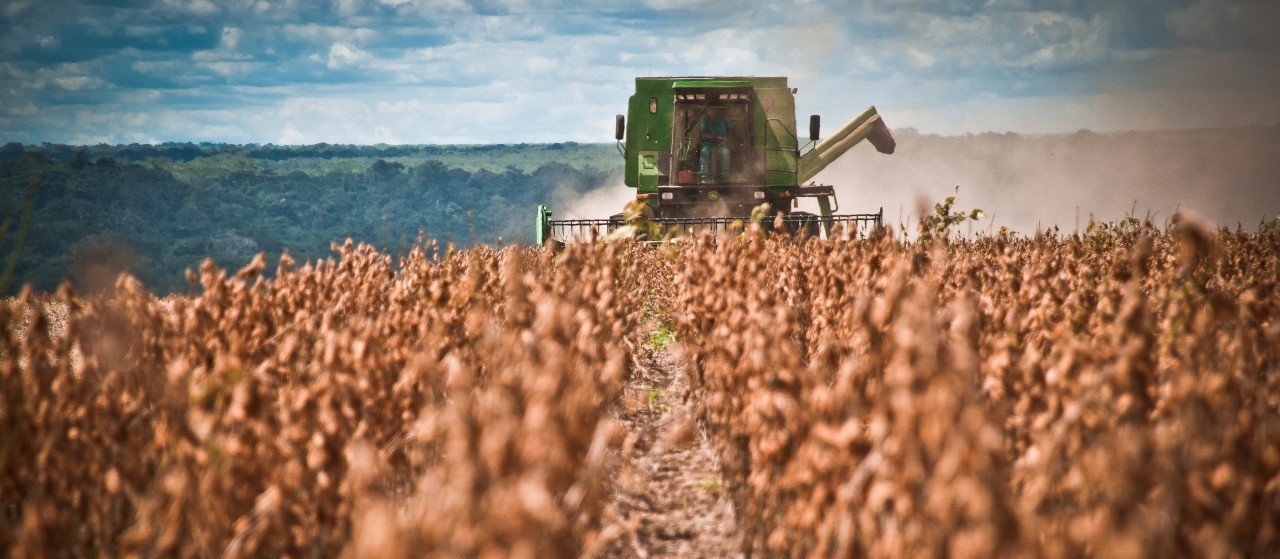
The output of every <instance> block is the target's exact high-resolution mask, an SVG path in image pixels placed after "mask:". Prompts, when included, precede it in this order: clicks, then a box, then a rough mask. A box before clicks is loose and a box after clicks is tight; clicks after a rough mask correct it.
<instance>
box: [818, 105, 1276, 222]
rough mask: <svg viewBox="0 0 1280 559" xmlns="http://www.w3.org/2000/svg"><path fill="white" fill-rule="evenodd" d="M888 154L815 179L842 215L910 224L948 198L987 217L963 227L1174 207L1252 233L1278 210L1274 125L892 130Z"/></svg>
mask: <svg viewBox="0 0 1280 559" xmlns="http://www.w3.org/2000/svg"><path fill="white" fill-rule="evenodd" d="M894 137H895V138H896V139H897V141H898V148H897V151H896V152H895V153H894V154H893V155H883V154H880V153H877V152H876V151H875V150H874V149H871V147H870V146H861V145H859V146H857V147H855V148H854V149H852V150H850V151H849V153H846V154H845V155H844V156H843V157H842V158H841V159H840V160H838V161H836V162H835V163H833V164H832V165H831V166H830V167H829V168H827V169H826V170H824V171H823V172H822V173H821V174H819V175H818V176H817V177H816V179H815V180H816V182H817V183H819V184H832V185H834V186H835V187H836V192H837V194H838V196H839V202H840V206H841V207H840V210H841V211H840V213H863V212H875V211H876V210H877V208H880V207H883V208H884V213H885V222H886V224H888V225H890V226H893V227H895V228H896V227H897V224H903V225H905V226H906V228H907V230H908V231H914V230H915V227H916V224H917V223H918V215H917V212H918V210H919V209H920V208H921V207H924V208H928V209H929V210H930V211H931V210H932V208H933V203H934V202H938V201H941V200H942V199H944V198H946V197H947V196H950V195H952V194H954V193H955V189H956V187H957V186H959V193H958V194H957V198H956V205H955V206H954V209H956V210H969V209H972V208H980V209H982V210H983V211H984V212H985V214H986V217H984V218H983V220H982V221H980V222H970V224H969V225H966V226H964V227H962V229H961V232H964V233H973V234H976V233H978V232H983V231H988V230H992V231H994V230H998V229H999V227H1000V226H1005V227H1008V228H1009V229H1011V230H1014V231H1017V232H1020V233H1024V234H1031V233H1034V232H1035V231H1037V229H1039V230H1047V229H1049V228H1051V227H1053V226H1055V225H1056V226H1057V227H1058V228H1059V230H1060V231H1061V232H1063V233H1072V232H1074V231H1077V230H1079V231H1080V232H1083V231H1084V229H1085V227H1086V225H1087V224H1088V222H1089V219H1090V218H1091V217H1092V218H1093V219H1094V220H1096V221H1115V220H1119V219H1123V218H1124V217H1126V216H1129V215H1132V216H1133V217H1136V218H1138V219H1146V218H1148V217H1149V218H1150V219H1151V220H1152V222H1153V223H1155V224H1156V225H1158V226H1163V225H1164V224H1165V223H1166V222H1167V221H1168V220H1169V219H1170V218H1171V217H1172V215H1173V213H1174V212H1175V211H1182V212H1186V213H1189V214H1192V215H1196V216H1198V217H1200V218H1201V219H1204V220H1208V221H1211V222H1214V223H1217V224H1220V225H1224V226H1228V227H1230V228H1233V229H1234V228H1235V227H1236V226H1237V224H1239V225H1242V226H1243V227H1244V228H1245V230H1249V231H1252V230H1255V229H1256V228H1257V227H1258V224H1259V222H1260V221H1262V220H1266V219H1272V218H1275V217H1276V215H1277V213H1280V125H1276V126H1266V127H1245V128H1215V129H1204V130H1178V131H1143V132H1115V133H1094V132H1089V131H1083V130H1082V131H1080V132H1076V133H1072V134H1053V135H1019V134H1016V133H1005V134H997V133H984V134H976V135H972V134H970V135H963V136H937V135H931V134H920V133H918V132H916V131H914V130H912V129H901V130H895V131H894Z"/></svg>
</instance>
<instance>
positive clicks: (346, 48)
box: [327, 43, 373, 70]
mask: <svg viewBox="0 0 1280 559" xmlns="http://www.w3.org/2000/svg"><path fill="white" fill-rule="evenodd" d="M372 59H373V56H372V55H370V54H369V53H367V52H365V51H363V50H360V49H358V48H356V47H353V46H351V45H346V44H342V43H334V44H333V45H332V46H330V47H329V61H328V63H327V64H328V66H329V69H331V70H336V69H339V68H345V67H348V66H359V65H361V64H363V63H365V62H368V61H369V60H372Z"/></svg>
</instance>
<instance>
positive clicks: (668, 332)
mask: <svg viewBox="0 0 1280 559" xmlns="http://www.w3.org/2000/svg"><path fill="white" fill-rule="evenodd" d="M675 341H676V333H675V331H674V330H672V329H671V328H670V327H667V326H662V327H661V328H658V329H657V330H655V331H654V332H653V335H651V336H649V346H650V347H652V348H653V349H655V350H662V349H665V348H666V347H667V346H669V345H671V344H673V343H675Z"/></svg>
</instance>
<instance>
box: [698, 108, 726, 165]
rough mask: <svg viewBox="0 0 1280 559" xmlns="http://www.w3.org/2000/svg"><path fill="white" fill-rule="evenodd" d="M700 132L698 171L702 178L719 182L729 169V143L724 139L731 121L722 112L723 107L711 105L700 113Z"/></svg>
mask: <svg viewBox="0 0 1280 559" xmlns="http://www.w3.org/2000/svg"><path fill="white" fill-rule="evenodd" d="M700 127H701V130H702V134H701V139H702V150H701V152H700V155H701V156H700V157H699V171H701V173H702V175H701V177H702V178H703V180H711V181H713V182H719V181H720V179H721V178H722V177H723V176H724V172H725V171H726V170H728V169H729V145H728V144H727V143H726V142H725V139H726V138H728V136H729V131H730V130H732V129H733V121H732V120H730V119H729V117H728V116H727V115H725V114H724V107H721V106H712V107H710V108H708V109H707V113H706V114H704V115H702V123H701V125H700Z"/></svg>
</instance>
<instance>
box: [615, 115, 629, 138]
mask: <svg viewBox="0 0 1280 559" xmlns="http://www.w3.org/2000/svg"><path fill="white" fill-rule="evenodd" d="M626 130H627V117H625V116H622V115H618V116H616V117H614V120H613V139H615V140H618V141H622V133H623V132H625V131H626Z"/></svg>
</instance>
